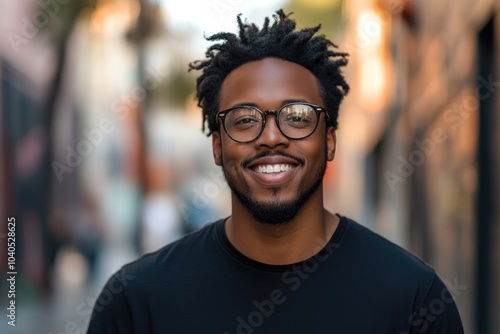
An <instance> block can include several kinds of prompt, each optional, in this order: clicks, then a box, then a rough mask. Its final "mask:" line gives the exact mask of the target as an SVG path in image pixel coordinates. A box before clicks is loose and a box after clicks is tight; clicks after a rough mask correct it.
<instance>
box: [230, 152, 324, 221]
mask: <svg viewBox="0 0 500 334" xmlns="http://www.w3.org/2000/svg"><path fill="white" fill-rule="evenodd" d="M326 161H327V159H326V152H325V159H324V160H323V163H322V164H321V165H320V166H319V168H318V169H315V170H314V178H313V184H312V185H311V186H310V187H309V188H307V189H303V188H304V186H303V184H302V183H301V185H300V189H299V193H298V196H297V197H296V198H294V199H291V200H282V199H279V197H278V193H279V188H273V189H272V197H273V199H272V200H271V201H265V202H264V201H257V200H255V199H252V198H251V197H250V196H248V195H247V194H246V193H245V192H244V191H242V190H241V189H238V187H237V186H236V185H235V183H234V182H233V180H232V178H231V176H230V175H228V173H227V172H226V170H225V168H224V163H222V171H223V172H224V177H225V178H226V181H227V184H228V185H229V188H230V189H231V191H232V192H233V193H234V194H235V195H236V197H237V198H238V199H239V201H240V202H241V203H242V204H243V205H244V206H245V207H246V208H247V209H248V211H249V212H250V214H251V215H252V217H253V218H254V219H255V220H256V221H258V222H259V223H262V224H268V225H285V224H286V223H288V222H290V221H291V220H292V219H293V218H294V217H295V216H296V215H297V214H298V213H299V211H300V209H302V207H303V206H304V204H305V203H306V202H307V201H308V200H309V198H310V197H311V196H312V194H314V193H315V192H316V190H318V188H319V186H320V185H321V183H322V182H323V177H324V175H325V172H326Z"/></svg>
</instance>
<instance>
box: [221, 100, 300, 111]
mask: <svg viewBox="0 0 500 334" xmlns="http://www.w3.org/2000/svg"><path fill="white" fill-rule="evenodd" d="M295 102H306V103H308V101H307V100H304V99H286V100H283V101H281V105H282V106H284V105H285V104H288V103H295ZM244 106H248V107H255V108H259V106H258V104H257V103H254V102H240V103H236V104H235V105H233V106H232V107H231V108H236V107H244ZM259 109H260V108H259Z"/></svg>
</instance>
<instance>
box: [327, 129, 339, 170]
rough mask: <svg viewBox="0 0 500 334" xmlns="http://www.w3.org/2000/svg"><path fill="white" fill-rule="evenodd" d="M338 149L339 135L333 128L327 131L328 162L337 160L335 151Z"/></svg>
mask: <svg viewBox="0 0 500 334" xmlns="http://www.w3.org/2000/svg"><path fill="white" fill-rule="evenodd" d="M336 148H337V135H336V133H335V129H334V128H333V126H330V127H329V128H328V129H327V130H326V157H327V159H328V161H332V160H333V159H334V158H335V149H336Z"/></svg>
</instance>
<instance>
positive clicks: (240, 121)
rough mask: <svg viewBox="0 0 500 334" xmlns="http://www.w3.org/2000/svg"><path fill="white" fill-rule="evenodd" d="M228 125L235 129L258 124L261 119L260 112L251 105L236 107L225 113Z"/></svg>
mask: <svg viewBox="0 0 500 334" xmlns="http://www.w3.org/2000/svg"><path fill="white" fill-rule="evenodd" d="M227 121H228V123H227V124H228V125H230V126H231V127H234V128H237V129H246V128H249V127H252V126H254V125H257V124H259V122H260V121H261V116H260V113H259V112H258V111H257V110H256V109H255V108H251V107H246V108H238V109H234V110H232V111H231V112H230V113H229V114H228V115H227Z"/></svg>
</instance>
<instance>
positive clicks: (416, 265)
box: [343, 217, 437, 296]
mask: <svg viewBox="0 0 500 334" xmlns="http://www.w3.org/2000/svg"><path fill="white" fill-rule="evenodd" d="M343 218H345V217H343ZM345 219H346V221H347V229H346V237H345V238H344V239H345V241H344V242H345V246H346V247H345V248H346V249H345V256H346V258H348V259H350V260H351V261H355V262H356V263H358V264H359V266H360V267H361V268H362V269H359V270H360V271H362V272H363V273H364V274H367V275H370V277H371V278H372V279H373V280H379V281H384V282H385V283H386V284H387V285H389V286H390V285H392V286H393V287H395V288H397V287H399V288H400V289H402V290H404V289H408V288H411V290H413V291H414V292H416V293H417V294H419V295H420V296H423V295H424V296H425V295H426V294H427V293H428V291H429V290H430V289H431V286H432V285H433V284H434V281H435V279H436V277H437V276H436V272H435V270H434V268H433V267H432V266H430V265H429V264H427V263H426V262H424V261H423V260H422V259H420V258H419V257H418V256H416V255H414V254H412V253H410V252H409V251H407V250H405V249H403V248H402V247H400V246H398V245H396V244H395V243H393V242H391V241H389V240H387V239H386V238H384V237H382V236H381V235H379V234H377V233H375V232H373V231H371V230H370V229H368V228H367V227H365V226H362V225H360V224H359V223H357V222H355V221H353V220H351V219H348V218H345Z"/></svg>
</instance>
